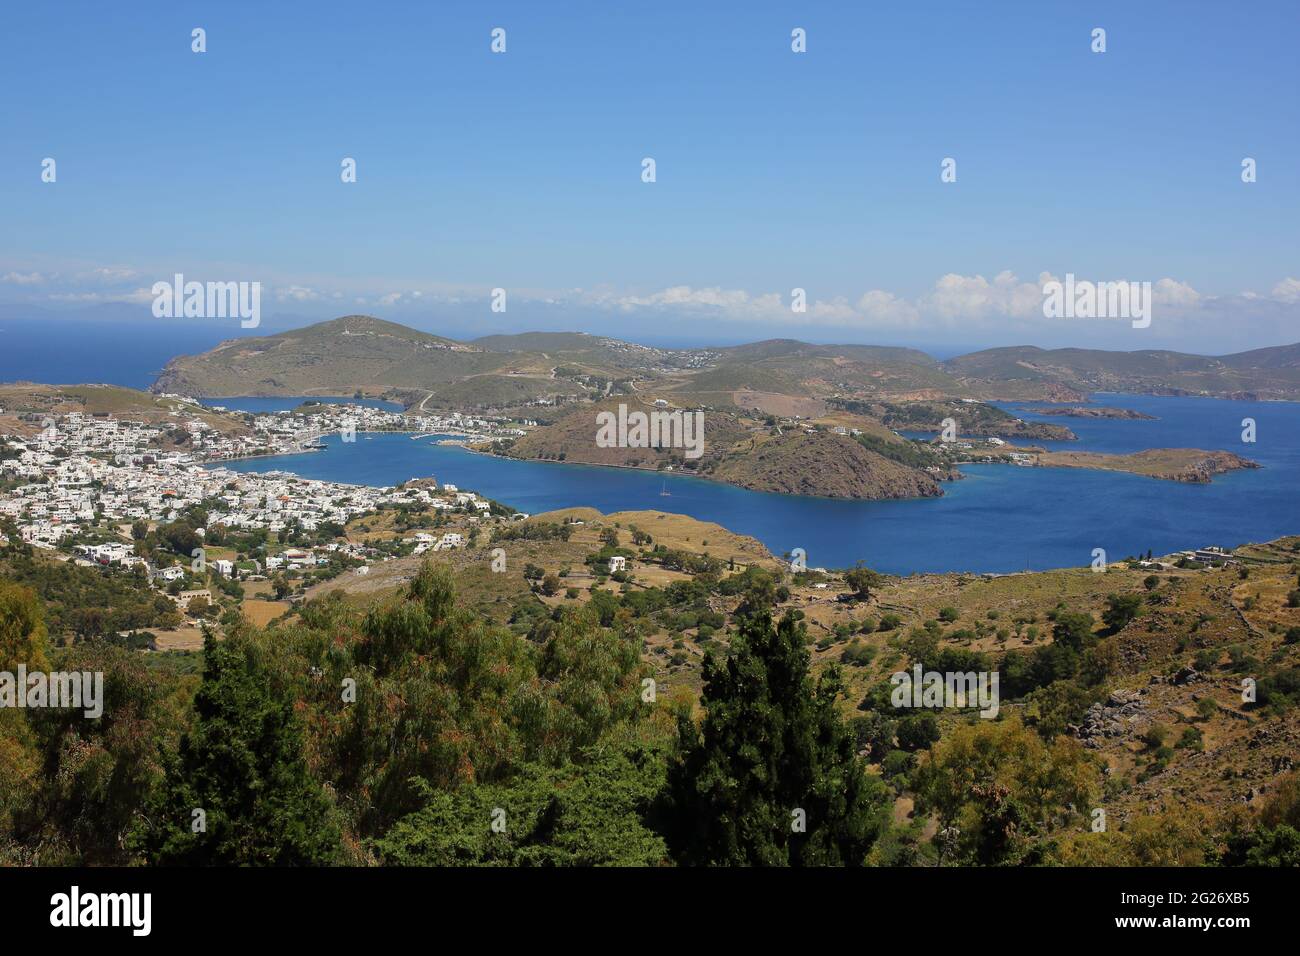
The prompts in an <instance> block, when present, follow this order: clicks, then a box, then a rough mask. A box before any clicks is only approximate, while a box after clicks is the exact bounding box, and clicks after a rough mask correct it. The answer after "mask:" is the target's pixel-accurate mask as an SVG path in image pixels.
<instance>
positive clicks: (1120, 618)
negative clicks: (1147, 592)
mask: <svg viewBox="0 0 1300 956" xmlns="http://www.w3.org/2000/svg"><path fill="white" fill-rule="evenodd" d="M1141 609H1142V598H1141V597H1140V596H1139V595H1137V594H1111V595H1108V596H1107V598H1106V610H1104V611H1102V612H1101V619H1102V620H1103V621H1104V622H1105V623H1106V626H1107V627H1108V628H1110V629H1111V630H1112V631H1118V630H1121V629H1122V628H1123V627H1124V626H1125V625H1127V624H1128V623H1129V621H1131V620H1133V619H1134V618H1135V617H1137V616H1138V611H1140V610H1141Z"/></svg>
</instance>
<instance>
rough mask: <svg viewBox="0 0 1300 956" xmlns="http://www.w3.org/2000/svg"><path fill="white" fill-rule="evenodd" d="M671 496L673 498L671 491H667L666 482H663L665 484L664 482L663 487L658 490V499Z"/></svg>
mask: <svg viewBox="0 0 1300 956" xmlns="http://www.w3.org/2000/svg"><path fill="white" fill-rule="evenodd" d="M672 496H673V493H672V492H671V491H669V490H668V482H667V481H665V482H664V486H663V488H661V489H660V490H659V497H660V498H671V497H672Z"/></svg>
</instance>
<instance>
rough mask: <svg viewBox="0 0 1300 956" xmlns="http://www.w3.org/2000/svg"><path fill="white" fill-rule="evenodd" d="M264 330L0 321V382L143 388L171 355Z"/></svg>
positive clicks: (114, 321)
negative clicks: (100, 384) (101, 384)
mask: <svg viewBox="0 0 1300 956" xmlns="http://www.w3.org/2000/svg"><path fill="white" fill-rule="evenodd" d="M250 334H252V335H257V334H262V335H265V334H267V330H265V329H260V330H259V329H241V328H240V327H239V323H238V322H237V321H232V322H230V323H217V322H212V323H200V322H174V323H173V322H160V321H153V322H151V321H145V320H141V321H121V320H117V319H108V318H102V319H52V320H48V321H46V320H40V319H4V320H2V321H0V382H16V381H26V382H43V383H45V384H47V385H71V384H76V383H80V382H103V383H106V384H108V385H125V386H127V387H128V388H148V387H149V386H150V385H152V384H153V382H154V379H156V378H157V377H158V373H159V372H161V371H162V368H163V366H164V365H166V364H167V363H168V362H169V361H170V360H171V359H173V358H175V357H176V356H177V355H196V354H198V353H199V352H206V351H207V350H208V349H210V348H212V347H213V346H215V345H217V344H218V343H219V342H222V341H224V340H225V339H233V338H238V337H239V336H241V335H250Z"/></svg>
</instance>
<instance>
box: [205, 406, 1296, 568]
mask: <svg viewBox="0 0 1300 956" xmlns="http://www.w3.org/2000/svg"><path fill="white" fill-rule="evenodd" d="M1093 398H1094V401H1095V402H1096V403H1097V404H1104V405H1116V406H1119V407H1123V408H1132V409H1135V410H1137V411H1141V412H1146V413H1147V414H1150V415H1155V416H1157V420H1156V421H1124V420H1118V419H1096V420H1093V419H1076V418H1064V417H1044V418H1043V420H1044V421H1054V422H1058V423H1060V424H1064V425H1068V426H1069V427H1070V428H1072V429H1073V430H1074V431H1075V432H1076V434H1078V435H1079V437H1080V440H1079V441H1077V442H1062V443H1059V444H1060V445H1061V446H1062V447H1069V448H1072V449H1077V450H1081V451H1083V450H1087V451H1105V452H1128V451H1136V450H1139V449H1142V448H1205V449H1223V450H1226V451H1234V452H1236V453H1238V454H1240V455H1244V456H1245V457H1247V458H1251V459H1254V460H1255V461H1258V462H1259V463H1260V464H1261V465H1262V466H1263V467H1262V468H1260V469H1259V470H1252V471H1239V472H1234V473H1232V474H1228V475H1221V476H1219V477H1217V478H1215V480H1214V482H1213V483H1212V484H1209V485H1189V484H1180V483H1177V482H1172V481H1160V480H1157V479H1153V478H1142V477H1138V476H1134V475H1124V474H1116V473H1110V472H1101V471H1086V470H1082V469H1071V468H1018V467H1015V466H1009V465H970V466H966V467H964V468H963V469H962V471H963V473H964V474H965V475H966V476H967V477H966V478H965V480H962V481H955V482H947V483H945V484H944V486H943V487H944V491H945V495H944V497H942V498H938V499H917V500H911V501H872V502H853V501H836V500H831V499H825V498H804V497H794V496H789V495H776V494H766V493H762V492H754V491H745V490H743V489H740V488H733V487H730V486H728V485H722V484H718V483H716V482H711V481H706V480H703V479H699V478H690V477H687V476H684V475H677V476H664V475H660V474H654V473H650V472H638V471H629V470H626V469H618V468H598V467H590V466H585V465H570V464H559V463H549V462H521V461H511V460H509V459H503V458H496V457H491V456H486V455H476V454H473V453H471V452H467V451H465V450H463V449H461V448H458V447H455V446H448V445H437V444H435V440H434V439H428V438H426V439H420V440H418V441H416V440H412V439H411V438H410V437H409V436H406V435H376V436H373V438H372V439H371V440H365V439H364V438H361V439H360V440H358V441H357V442H356V443H355V444H343V443H342V442H340V441H339V439H338V436H331V437H330V438H327V439H326V440H325V441H326V444H327V445H328V449H327V450H325V451H322V452H308V453H305V454H301V455H291V456H283V457H278V458H258V459H250V460H245V461H240V462H237V463H233V464H231V465H229V467H233V468H235V469H237V470H239V471H273V470H284V471H292V472H294V473H296V474H299V475H302V476H304V477H308V478H321V479H327V480H331V481H341V482H351V483H357V484H370V485H392V484H397V483H399V482H402V481H405V480H407V479H409V478H417V477H428V476H434V477H436V478H437V479H438V480H439V481H440V482H450V483H452V484H455V485H457V486H459V487H461V488H466V489H471V490H474V491H477V492H480V493H481V494H485V495H487V496H489V497H491V498H496V499H498V500H500V501H503V502H505V503H506V504H509V505H512V506H514V507H516V508H519V509H521V510H523V511H527V512H529V513H534V514H535V513H537V512H540V511H547V510H550V509H553V508H562V507H572V506H576V505H589V506H591V507H593V508H596V509H598V510H600V511H602V512H606V513H608V512H611V511H624V510H645V509H658V510H663V511H672V512H678V513H681V514H688V515H692V516H693V517H696V518H701V519H704V520H707V521H716V522H718V523H719V524H721V525H723V526H724V527H726V528H729V529H731V530H733V531H737V532H740V533H742V534H748V535H753V536H754V537H756V538H758V539H759V540H760V541H762V542H763V543H764V544H765V545H767V547H768V548H770V549H771V550H772V551H773V552H774V553H776V554H785V553H787V552H789V551H790V550H791V549H793V548H803V549H804V550H805V551H807V553H808V561H809V563H810V565H812V566H823V567H846V566H849V565H852V564H853V563H855V562H857V561H863V562H865V563H866V564H868V565H869V566H871V567H874V568H877V569H879V570H882V571H887V572H891V573H910V572H916V571H962V570H964V571H1018V570H1025V569H1033V570H1042V569H1045V568H1057V567H1072V566H1084V565H1087V564H1089V563H1090V562H1091V560H1092V550H1093V548H1104V549H1106V553H1107V557H1108V559H1110V560H1115V559H1118V558H1122V557H1125V556H1126V555H1130V554H1136V553H1138V552H1145V551H1146V550H1147V549H1148V548H1150V549H1152V550H1153V551H1154V552H1155V553H1157V554H1162V553H1169V552H1171V551H1176V550H1180V549H1183V548H1192V547H1202V546H1205V545H1210V544H1218V545H1223V546H1235V545H1238V544H1243V543H1246V542H1250V541H1262V540H1266V539H1269V538H1275V537H1278V536H1280V535H1283V534H1288V533H1295V532H1297V531H1300V495H1298V494H1297V488H1300V404H1292V403H1280V402H1230V401H1221V400H1217V399H1201V398H1154V397H1150V396H1141V395H1096V396H1094V397H1093ZM1007 407H1008V408H1011V409H1012V410H1013V411H1014V412H1015V413H1016V414H1019V415H1023V416H1024V417H1026V418H1030V419H1034V418H1036V417H1037V416H1032V415H1029V414H1028V413H1025V412H1023V409H1022V407H1021V406H1007ZM1247 417H1250V418H1253V419H1255V423H1256V435H1257V441H1256V442H1255V443H1254V444H1246V443H1243V442H1242V440H1241V434H1242V425H1241V422H1242V419H1243V418H1247ZM665 485H666V486H667V489H668V491H669V492H670V493H671V496H669V497H664V496H662V495H661V494H660V491H661V489H662V488H663V487H664V486H665Z"/></svg>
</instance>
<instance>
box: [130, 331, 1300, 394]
mask: <svg viewBox="0 0 1300 956" xmlns="http://www.w3.org/2000/svg"><path fill="white" fill-rule="evenodd" d="M633 382H635V385H634V386H631V383H633ZM614 383H623V387H624V388H627V389H628V390H630V387H635V389H636V390H638V391H645V390H648V389H651V390H658V391H673V392H678V393H683V395H686V394H689V395H697V396H699V397H700V399H701V400H702V401H706V402H708V403H710V404H714V405H728V404H739V405H740V406H741V407H758V408H760V409H761V408H762V407H763V403H764V402H767V403H772V404H781V401H780V400H781V399H782V398H784V399H793V400H811V401H816V402H824V401H826V400H828V399H841V400H875V401H880V400H885V401H916V400H934V399H946V398H971V399H978V400H984V401H989V400H998V399H1003V400H1034V401H1071V402H1073V401H1079V400H1082V399H1083V398H1085V397H1086V395H1087V394H1088V393H1089V392H1094V391H1118V392H1142V393H1148V394H1158V395H1204V396H1213V397H1218V398H1243V399H1283V400H1300V344H1297V345H1286V346H1278V347H1274V348H1264V349H1254V350H1251V351H1248V352H1239V353H1236V354H1234V355H1224V356H1203V355H1191V354H1186V353H1181V352H1171V351H1155V350H1151V351H1137V352H1110V351H1101V350H1094V349H1041V348H1036V347H1032V346H1015V347H1009V348H995V349H986V350H983V351H979V352H972V353H970V354H968V355H962V356H958V357H957V358H953V359H948V360H946V361H939V360H937V359H935V358H933V357H931V356H929V355H927V354H926V353H924V352H922V351H919V350H917V349H909V348H894V347H879V346H869V345H812V344H809V343H806V342H799V341H796V340H793V339H769V340H766V341H761V342H754V343H750V344H747V345H738V346H730V347H720V348H695V349H664V348H654V347H650V346H645V345H638V344H636V343H633V342H626V341H622V340H619V339H613V338H607V337H604V336H596V335H587V334H585V333H577V332H525V333H521V334H518V335H490V336H486V337H484V338H480V339H475V340H472V341H468V342H465V341H457V340H455V339H450V338H445V337H443V336H438V335H431V334H429V333H427V332H420V331H417V330H415V329H411V328H408V327H406V326H403V325H399V324H397V323H394V322H386V321H384V320H382V319H377V318H374V317H372V316H364V315H349V316H344V317H342V318H339V319H334V320H332V321H329V322H321V323H317V324H315V325H310V326H306V327H304V328H299V329H293V330H290V331H286V332H281V333H278V334H275V335H268V336H263V337H258V338H239V339H232V340H230V341H227V342H224V343H222V344H221V345H219V346H218V347H217V348H214V349H212V350H211V351H208V352H205V353H203V354H201V355H195V356H180V357H178V358H175V359H173V360H172V361H171V362H170V363H168V365H167V367H166V368H165V369H164V370H163V373H162V375H161V376H160V377H159V378H158V380H157V382H156V383H155V384H154V386H153V390H154V391H155V392H179V393H184V394H188V395H193V396H201V397H229V396H235V395H262V396H276V395H312V394H315V395H351V394H355V393H358V392H359V393H361V394H363V395H366V396H372V397H373V396H384V397H388V398H394V399H398V400H401V401H404V402H406V403H407V404H416V403H419V402H424V403H426V406H427V407H430V408H432V407H438V406H443V407H451V406H455V407H460V408H481V409H484V410H486V409H489V408H496V409H508V408H512V407H518V406H521V405H524V404H526V403H528V402H538V401H559V402H565V401H570V400H573V399H575V398H579V397H582V396H587V397H594V396H599V395H601V394H605V393H607V392H608V391H610V389H611V388H612V387H613V385H614Z"/></svg>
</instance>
